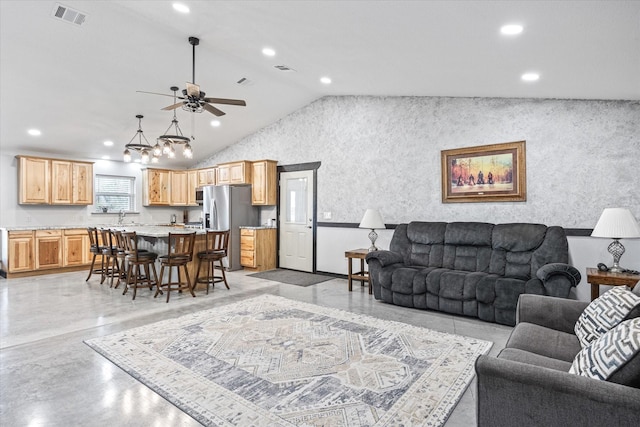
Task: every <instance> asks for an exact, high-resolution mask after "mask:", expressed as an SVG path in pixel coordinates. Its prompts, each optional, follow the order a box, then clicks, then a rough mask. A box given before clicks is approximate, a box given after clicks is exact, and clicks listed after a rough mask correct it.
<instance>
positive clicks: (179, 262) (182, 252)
mask: <svg viewBox="0 0 640 427" xmlns="http://www.w3.org/2000/svg"><path fill="white" fill-rule="evenodd" d="M195 241H196V233H169V253H168V254H167V255H162V256H160V257H159V260H160V265H161V267H160V278H161V279H163V278H164V269H165V267H167V268H168V269H169V277H168V281H167V282H166V283H161V284H160V285H158V286H157V287H156V294H155V295H154V296H153V297H154V298H155V297H157V296H158V294H161V293H162V290H164V289H166V290H167V302H169V295H171V291H179V292H182V291H183V290H188V291H189V292H190V293H191V295H192V296H194V297H195V296H196V294H194V293H193V288H192V287H191V279H190V278H189V271H188V270H187V264H188V263H190V262H191V260H192V259H193V247H194V245H195ZM173 267H176V269H177V271H178V281H177V282H173V281H171V272H172V270H173ZM180 267H182V269H183V270H184V274H185V276H186V281H184V282H183V281H182V280H181V278H180Z"/></svg>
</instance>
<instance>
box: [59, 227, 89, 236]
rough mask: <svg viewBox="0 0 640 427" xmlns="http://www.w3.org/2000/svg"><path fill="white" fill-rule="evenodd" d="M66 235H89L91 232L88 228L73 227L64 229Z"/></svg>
mask: <svg viewBox="0 0 640 427" xmlns="http://www.w3.org/2000/svg"><path fill="white" fill-rule="evenodd" d="M64 235H65V236H88V235H89V232H88V231H87V229H86V228H71V229H67V230H64Z"/></svg>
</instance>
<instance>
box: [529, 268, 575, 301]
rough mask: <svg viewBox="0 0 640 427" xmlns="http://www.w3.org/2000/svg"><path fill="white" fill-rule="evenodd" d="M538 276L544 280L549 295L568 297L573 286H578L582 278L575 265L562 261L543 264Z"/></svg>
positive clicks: (537, 273)
mask: <svg viewBox="0 0 640 427" xmlns="http://www.w3.org/2000/svg"><path fill="white" fill-rule="evenodd" d="M536 276H537V277H538V279H540V280H541V281H542V284H543V285H544V288H545V290H546V292H547V295H551V296H553V297H562V298H566V297H567V296H568V295H569V291H570V290H571V288H572V287H574V286H577V285H578V283H580V279H581V278H582V277H581V275H580V272H579V271H578V270H577V269H576V268H575V267H573V266H571V265H569V264H564V263H561V262H554V263H551V264H545V265H543V266H542V267H540V268H539V269H538V271H537V272H536Z"/></svg>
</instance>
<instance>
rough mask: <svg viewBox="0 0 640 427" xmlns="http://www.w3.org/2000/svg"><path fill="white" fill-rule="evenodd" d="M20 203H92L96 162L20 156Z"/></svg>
mask: <svg viewBox="0 0 640 427" xmlns="http://www.w3.org/2000/svg"><path fill="white" fill-rule="evenodd" d="M18 160H19V180H18V181H19V203H20V204H45V205H91V204H93V163H89V162H78V161H70V160H59V159H47V158H39V157H26V156H18Z"/></svg>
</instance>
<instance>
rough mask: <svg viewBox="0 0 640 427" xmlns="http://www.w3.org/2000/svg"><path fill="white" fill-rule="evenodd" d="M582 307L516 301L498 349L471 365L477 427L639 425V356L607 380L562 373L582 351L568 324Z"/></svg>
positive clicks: (531, 298)
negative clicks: (507, 334)
mask: <svg viewBox="0 0 640 427" xmlns="http://www.w3.org/2000/svg"><path fill="white" fill-rule="evenodd" d="M634 293H636V294H637V295H640V284H638V285H636V286H635V288H634ZM588 305H589V303H588V302H583V301H576V300H568V299H560V298H550V297H545V296H540V295H526V294H525V295H521V296H520V302H519V304H518V310H517V313H518V324H517V325H516V327H515V328H514V329H513V331H512V332H511V336H510V337H509V340H508V341H507V345H506V347H505V348H504V349H503V350H502V351H501V352H500V354H499V355H498V356H497V357H495V356H480V357H479V358H478V359H477V361H476V374H477V377H478V380H477V384H478V389H477V390H478V418H477V421H478V423H477V425H478V426H479V427H511V426H514V425H517V426H520V427H529V426H531V427H533V426H546V427H556V426H558V427H568V426H581V427H591V426H593V427H596V426H597V427H600V426H638V425H640V354H636V355H635V356H633V357H632V358H631V359H630V360H629V361H627V362H626V363H625V364H624V365H623V366H622V367H620V368H618V369H617V370H616V371H615V373H613V374H612V375H611V377H610V378H609V379H607V380H601V379H594V378H588V377H585V376H581V375H577V374H573V373H569V370H570V368H571V365H572V362H573V361H574V358H575V357H576V355H577V354H578V352H580V350H581V349H582V347H581V345H580V343H579V341H578V337H576V334H575V331H574V328H575V324H576V322H577V321H578V318H579V317H580V315H581V313H582V312H583V311H584V310H585V308H586V307H587V306H588ZM634 315H637V313H635V314H630V315H629V318H633V317H634ZM618 343H619V344H620V345H621V346H624V345H623V344H621V343H620V342H618ZM627 345H628V344H627Z"/></svg>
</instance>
